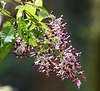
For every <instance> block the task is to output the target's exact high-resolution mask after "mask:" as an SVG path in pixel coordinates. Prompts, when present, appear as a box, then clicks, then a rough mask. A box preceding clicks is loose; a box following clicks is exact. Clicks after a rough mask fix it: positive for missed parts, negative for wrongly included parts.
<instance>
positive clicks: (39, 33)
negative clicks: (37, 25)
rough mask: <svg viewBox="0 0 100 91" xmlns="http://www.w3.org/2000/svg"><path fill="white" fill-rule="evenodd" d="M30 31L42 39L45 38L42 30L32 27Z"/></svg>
mask: <svg viewBox="0 0 100 91" xmlns="http://www.w3.org/2000/svg"><path fill="white" fill-rule="evenodd" d="M28 32H30V33H32V34H33V35H34V37H35V38H38V39H40V40H43V39H44V36H43V34H42V33H41V32H40V31H38V30H37V29H32V30H30V31H28Z"/></svg>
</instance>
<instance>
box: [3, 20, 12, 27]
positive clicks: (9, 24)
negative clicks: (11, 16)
mask: <svg viewBox="0 0 100 91" xmlns="http://www.w3.org/2000/svg"><path fill="white" fill-rule="evenodd" d="M7 26H11V22H9V21H7V22H5V23H4V24H3V28H4V27H7Z"/></svg>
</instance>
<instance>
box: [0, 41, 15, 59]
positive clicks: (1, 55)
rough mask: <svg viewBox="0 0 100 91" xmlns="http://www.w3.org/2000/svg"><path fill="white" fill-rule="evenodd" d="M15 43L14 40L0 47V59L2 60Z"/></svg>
mask: <svg viewBox="0 0 100 91" xmlns="http://www.w3.org/2000/svg"><path fill="white" fill-rule="evenodd" d="M13 44H14V42H12V43H7V44H4V45H3V46H2V47H0V61H2V60H3V59H4V58H5V57H6V56H7V54H8V53H9V52H10V51H11V49H12V47H13Z"/></svg>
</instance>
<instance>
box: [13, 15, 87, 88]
mask: <svg viewBox="0 0 100 91" xmlns="http://www.w3.org/2000/svg"><path fill="white" fill-rule="evenodd" d="M66 25H67V24H66V23H64V22H63V16H61V17H60V18H58V19H56V20H52V21H50V23H49V24H48V25H47V26H48V31H49V33H48V32H46V31H45V34H43V35H44V36H45V39H44V40H43V41H42V42H43V43H45V42H47V43H46V44H45V45H39V46H31V45H29V44H27V43H26V42H24V41H23V40H21V39H20V38H19V37H16V42H15V50H14V54H15V55H16V56H20V57H22V56H28V57H32V56H35V61H34V63H33V65H32V66H36V65H39V68H38V72H40V73H44V72H45V73H46V75H47V76H49V74H50V73H51V72H56V76H57V77H60V78H61V81H63V80H64V79H71V80H72V81H73V83H75V82H76V83H77V86H78V88H80V85H81V81H80V80H79V78H78V75H81V76H82V78H84V79H86V78H85V76H84V71H78V70H77V69H81V66H80V62H79V59H78V57H80V56H81V54H82V53H81V52H80V53H76V52H75V48H73V47H72V45H71V41H70V40H68V38H69V37H70V36H71V33H68V32H65V27H66ZM37 42H38V41H37ZM16 45H18V46H16ZM45 48H46V49H45ZM18 49H21V52H20V53H19V54H18ZM42 49H43V50H42ZM28 53H29V55H28Z"/></svg>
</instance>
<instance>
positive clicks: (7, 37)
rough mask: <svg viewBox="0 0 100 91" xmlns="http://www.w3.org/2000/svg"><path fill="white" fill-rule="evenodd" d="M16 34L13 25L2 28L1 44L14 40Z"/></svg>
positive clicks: (0, 33) (0, 34)
mask: <svg viewBox="0 0 100 91" xmlns="http://www.w3.org/2000/svg"><path fill="white" fill-rule="evenodd" d="M15 35H16V32H15V29H14V27H13V26H7V27H4V28H2V29H1V32H0V39H1V46H3V45H4V44H6V43H9V42H12V41H13V40H14V39H15Z"/></svg>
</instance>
